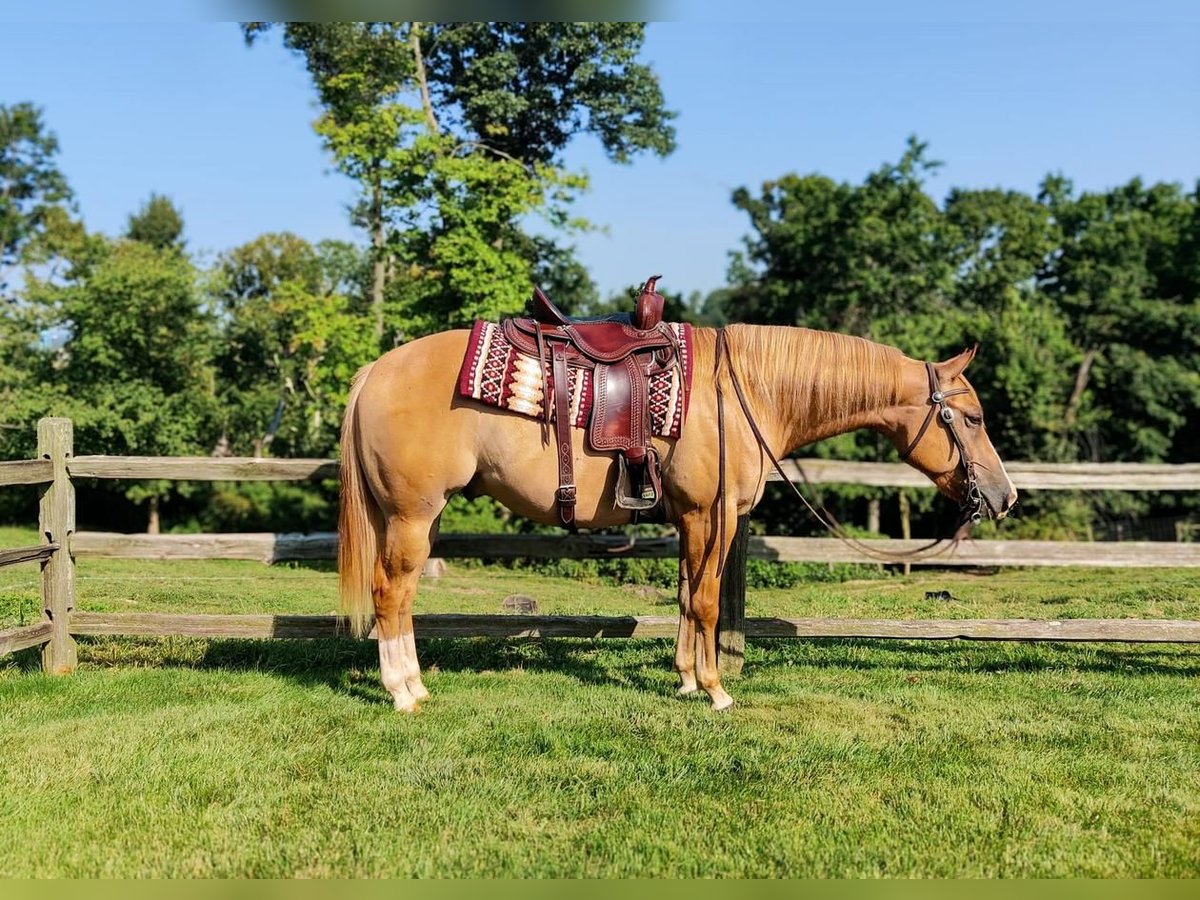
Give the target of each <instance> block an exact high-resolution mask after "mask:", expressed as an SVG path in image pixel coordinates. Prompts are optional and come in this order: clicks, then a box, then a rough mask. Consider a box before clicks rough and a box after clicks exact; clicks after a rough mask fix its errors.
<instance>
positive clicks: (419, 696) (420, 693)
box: [409, 684, 429, 703]
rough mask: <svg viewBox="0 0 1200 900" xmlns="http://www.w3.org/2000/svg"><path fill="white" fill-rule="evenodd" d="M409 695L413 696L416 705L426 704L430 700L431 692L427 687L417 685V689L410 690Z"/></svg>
mask: <svg viewBox="0 0 1200 900" xmlns="http://www.w3.org/2000/svg"><path fill="white" fill-rule="evenodd" d="M409 693H410V694H412V697H413V701H414V702H416V703H424V702H425V701H426V700H428V699H429V690H428V689H427V688H426V687H425V685H423V684H420V685H417V687H416V688H409Z"/></svg>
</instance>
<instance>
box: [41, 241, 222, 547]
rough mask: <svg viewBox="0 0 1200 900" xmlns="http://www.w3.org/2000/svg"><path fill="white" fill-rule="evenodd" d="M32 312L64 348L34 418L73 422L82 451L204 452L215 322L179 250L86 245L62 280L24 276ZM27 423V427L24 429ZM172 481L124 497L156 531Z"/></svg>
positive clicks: (55, 357) (138, 487)
mask: <svg viewBox="0 0 1200 900" xmlns="http://www.w3.org/2000/svg"><path fill="white" fill-rule="evenodd" d="M27 295H28V299H29V302H30V304H31V305H32V306H33V307H34V308H37V309H39V310H40V311H41V312H42V315H43V323H45V324H49V325H50V328H49V333H52V334H57V335H58V336H59V340H61V345H60V346H58V347H57V348H56V349H55V350H54V351H53V354H52V357H51V359H50V365H49V367H48V373H49V377H50V378H52V379H53V384H54V388H55V390H54V392H53V393H51V394H49V396H45V397H43V399H42V405H43V408H42V409H39V410H35V411H31V412H36V413H37V414H38V415H68V416H70V417H71V418H72V419H74V420H75V433H76V448H77V450H78V452H82V453H88V452H91V453H106V454H113V455H149V456H174V455H194V454H197V453H207V452H208V451H209V450H210V449H211V446H212V444H211V441H212V437H211V436H212V432H213V425H212V422H213V419H214V415H215V412H216V410H215V381H214V377H213V369H212V364H211V358H212V351H213V331H212V321H211V318H210V317H209V316H207V315H206V314H205V313H204V312H203V310H202V309H201V306H200V302H199V298H198V292H197V285H196V272H195V269H194V268H193V266H192V263H191V261H190V260H189V259H188V258H187V257H186V256H185V255H184V254H183V253H182V252H180V251H179V250H177V249H173V248H168V249H159V248H156V247H154V246H151V245H150V244H146V243H142V242H139V241H130V240H118V241H108V240H104V239H101V238H96V237H93V238H92V239H91V240H89V241H88V242H87V244H86V245H81V248H80V250H79V256H78V258H77V259H76V260H75V264H74V265H73V266H72V268H71V270H70V271H69V272H68V273H67V274H66V276H65V277H64V278H62V279H61V280H53V281H51V280H43V279H40V278H38V277H36V276H34V275H33V274H32V273H30V274H29V276H28V277H27ZM30 424H31V423H30ZM172 490H173V488H172V485H171V484H170V483H169V482H142V483H134V484H132V485H129V486H127V487H126V488H125V489H124V493H125V496H126V497H127V498H128V499H130V500H132V501H134V502H135V503H143V502H144V503H146V505H147V529H148V530H149V531H151V532H155V531H157V529H158V527H159V507H160V501H161V500H162V499H163V498H164V497H166V496H168V495H169V494H170V492H171V491H172Z"/></svg>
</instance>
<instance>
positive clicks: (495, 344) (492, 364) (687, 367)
mask: <svg viewBox="0 0 1200 900" xmlns="http://www.w3.org/2000/svg"><path fill="white" fill-rule="evenodd" d="M668 327H669V328H671V329H672V330H673V331H674V333H675V336H676V338H677V339H678V341H679V353H680V363H681V365H679V366H673V367H671V368H670V369H669V370H668V371H665V372H662V373H659V374H656V375H652V376H651V377H650V379H649V392H650V393H649V401H650V431H651V433H652V434H654V435H658V436H660V437H667V438H677V437H679V435H680V433H681V432H682V430H683V423H684V421H685V419H686V418H687V400H688V396H689V395H690V394H691V386H692V327H691V326H690V325H688V324H686V323H671V324H670V325H669V326H668ZM569 374H570V390H571V400H570V410H571V424H572V425H573V426H575V427H576V428H586V427H587V425H588V422H589V421H590V419H591V414H592V409H593V407H594V405H595V396H594V391H593V369H592V368H591V367H589V366H571V368H570V373H569ZM553 382H554V379H553V378H552V376H551V374H550V366H549V363H548V362H547V363H545V373H544V377H543V371H542V364H540V363H539V361H538V359H537V357H535V356H531V355H528V354H524V353H521V352H520V351H518V350H517V348H516V347H514V346H513V344H512V343H511V342H510V341H509V340H508V338H506V337H505V335H504V331H503V329H502V328H501V327H500V326H499V325H497V324H496V323H494V322H482V321H479V322H476V323H475V324H474V325H473V326H472V328H471V336H470V339H469V340H468V341H467V352H466V354H465V355H464V357H463V362H462V368H461V369H460V370H459V375H458V393H459V395H461V396H463V397H468V398H470V399H472V400H478V401H480V402H481V403H485V404H487V405H488V406H495V407H498V408H500V409H506V410H509V411H510V412H515V413H520V414H521V415H525V416H529V417H530V418H533V419H538V420H540V421H551V422H552V421H554V384H553ZM544 389H547V390H549V392H550V396H549V397H543V396H542V393H543V390H544ZM546 410H549V411H550V412H549V417H548V418H547V413H546Z"/></svg>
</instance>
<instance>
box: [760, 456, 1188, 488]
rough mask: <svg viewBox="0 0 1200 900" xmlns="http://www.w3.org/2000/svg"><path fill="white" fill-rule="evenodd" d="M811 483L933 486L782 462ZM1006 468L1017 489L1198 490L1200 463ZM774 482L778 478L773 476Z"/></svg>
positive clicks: (904, 473)
mask: <svg viewBox="0 0 1200 900" xmlns="http://www.w3.org/2000/svg"><path fill="white" fill-rule="evenodd" d="M800 466H803V467H804V475H806V476H808V480H809V481H811V482H812V483H813V484H865V485H872V486H875V487H914V488H930V489H932V488H933V485H932V484H931V483H930V481H929V479H928V478H926V477H925V476H924V475H922V474H921V473H920V472H918V471H917V470H916V469H913V468H911V467H910V466H907V465H905V464H904V463H875V462H843V461H841V460H834V459H802V460H800V461H799V465H797V462H796V460H794V459H787V460H783V470H784V472H785V473H786V474H787V476H788V478H789V479H790V480H792V481H796V482H803V481H804V477H803V476H802V475H801V474H800ZM1004 468H1005V469H1006V470H1007V472H1008V476H1009V478H1010V479H1012V483H1013V484H1014V485H1016V487H1017V489H1018V490H1025V491H1029V490H1052V491H1055V490H1057V491H1064V490H1089V491H1102V490H1103V491H1197V490H1200V463H1178V464H1168V463H1162V464H1157V463H1036V462H1011V463H1005V464H1004ZM772 476H773V477H772V479H771V480H774V481H779V480H781V479H780V478H779V476H778V475H776V474H775V473H772Z"/></svg>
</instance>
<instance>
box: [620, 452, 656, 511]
mask: <svg viewBox="0 0 1200 900" xmlns="http://www.w3.org/2000/svg"><path fill="white" fill-rule="evenodd" d="M654 463H655V460H654V458H653V456H652V454H649V453H648V454H646V461H645V462H644V463H642V468H643V470H644V471H643V473H642V485H641V489H640V491H639V492H638V493H636V494H635V493H634V492H633V491H632V489H631V481H632V479H631V478H630V475H629V463H628V462H627V461H626V459H625V454H624V453H618V454H617V464H618V472H617V506H619V507H620V508H621V509H634V510H641V509H653V508H654V507H655V506H657V505H658V501H659V500H660V499H661V498H660V496H659V492H658V490H657V488H656V487H655V484H654V479H653V478H652V477H651V475H650V471H649V467H650V466H652V465H654Z"/></svg>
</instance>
